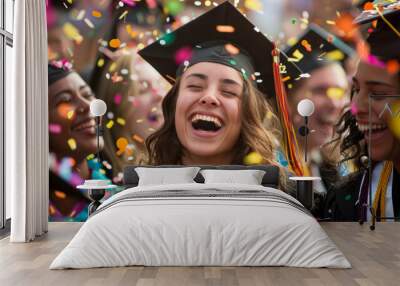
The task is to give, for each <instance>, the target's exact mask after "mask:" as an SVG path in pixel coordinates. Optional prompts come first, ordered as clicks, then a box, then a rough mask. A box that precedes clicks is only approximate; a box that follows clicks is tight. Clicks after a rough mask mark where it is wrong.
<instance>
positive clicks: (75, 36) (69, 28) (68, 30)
mask: <svg viewBox="0 0 400 286" xmlns="http://www.w3.org/2000/svg"><path fill="white" fill-rule="evenodd" d="M63 31H64V34H65V35H66V36H67V37H68V38H69V39H71V40H74V41H75V42H76V43H77V44H80V43H81V42H82V41H83V37H82V36H81V34H80V33H79V30H78V29H77V28H76V27H75V26H74V25H72V24H71V23H69V22H67V23H65V24H64V25H63Z"/></svg>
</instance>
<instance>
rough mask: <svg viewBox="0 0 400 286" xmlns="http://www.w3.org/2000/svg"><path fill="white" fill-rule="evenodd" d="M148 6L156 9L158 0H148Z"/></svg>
mask: <svg viewBox="0 0 400 286" xmlns="http://www.w3.org/2000/svg"><path fill="white" fill-rule="evenodd" d="M146 3H147V6H148V7H149V8H150V9H154V8H156V7H157V1H156V0H146Z"/></svg>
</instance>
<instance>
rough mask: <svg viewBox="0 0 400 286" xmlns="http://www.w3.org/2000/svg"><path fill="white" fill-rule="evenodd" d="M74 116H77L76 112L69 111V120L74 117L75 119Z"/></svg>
mask: <svg viewBox="0 0 400 286" xmlns="http://www.w3.org/2000/svg"><path fill="white" fill-rule="evenodd" d="M74 114H75V112H74V111H73V110H70V111H68V113H67V118H68V119H72V117H74Z"/></svg>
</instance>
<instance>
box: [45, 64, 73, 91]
mask: <svg viewBox="0 0 400 286" xmlns="http://www.w3.org/2000/svg"><path fill="white" fill-rule="evenodd" d="M47 68H48V70H47V76H48V86H50V85H52V84H53V83H55V82H56V81H59V80H60V79H63V78H64V77H66V76H67V75H69V74H70V73H72V72H73V71H72V69H71V66H70V65H69V63H63V62H61V61H52V62H49V63H48V65H47Z"/></svg>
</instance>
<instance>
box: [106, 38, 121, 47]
mask: <svg viewBox="0 0 400 286" xmlns="http://www.w3.org/2000/svg"><path fill="white" fill-rule="evenodd" d="M108 44H109V46H110V47H111V48H115V49H118V48H119V46H120V45H121V41H120V40H119V39H112V40H110V42H109V43H108Z"/></svg>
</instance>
